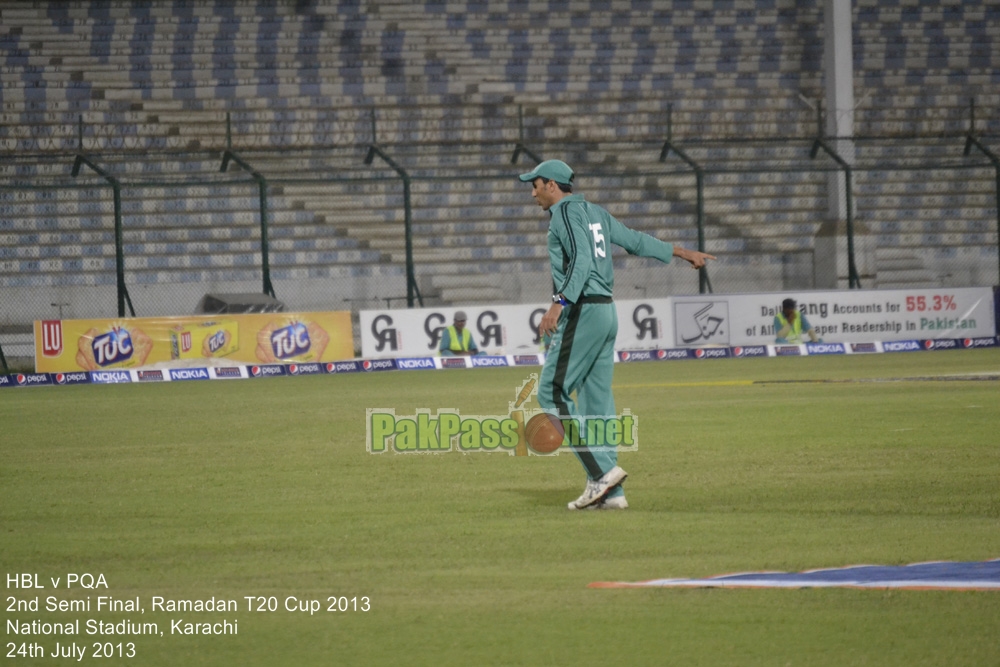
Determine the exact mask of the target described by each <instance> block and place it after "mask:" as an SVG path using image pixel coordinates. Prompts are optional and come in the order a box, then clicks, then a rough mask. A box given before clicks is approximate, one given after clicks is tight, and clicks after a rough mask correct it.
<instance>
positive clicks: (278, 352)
mask: <svg viewBox="0 0 1000 667" xmlns="http://www.w3.org/2000/svg"><path fill="white" fill-rule="evenodd" d="M219 333H222V332H219ZM223 342H225V341H223ZM311 346H312V341H310V340H309V330H308V329H306V325H305V324H303V323H302V322H293V323H291V324H289V325H288V326H287V327H282V328H281V329H276V330H275V331H274V333H272V334H271V351H272V352H273V353H274V357H275V358H276V359H288V358H289V357H297V356H298V355H300V354H305V353H306V352H308V351H309V348H310V347H311Z"/></svg>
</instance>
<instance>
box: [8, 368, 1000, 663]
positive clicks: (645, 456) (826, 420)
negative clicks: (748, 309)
mask: <svg viewBox="0 0 1000 667" xmlns="http://www.w3.org/2000/svg"><path fill="white" fill-rule="evenodd" d="M533 371H537V369H526V368H499V369H473V370H446V371H432V372H423V371H401V372H394V373H371V374H354V375H341V376H338V375H321V376H305V377H280V378H268V379H260V380H245V381H233V382H190V383H184V382H178V383H163V384H150V385H81V386H70V387H39V388H31V389H23V390H21V389H17V390H6V391H4V392H3V393H2V394H0V428H2V433H3V435H2V446H0V530H2V539H0V562H2V565H3V572H4V573H5V576H6V582H7V588H6V589H5V602H4V609H5V612H4V627H5V630H6V632H5V649H4V651H5V654H8V655H10V654H11V652H12V651H13V652H14V655H11V657H13V658H16V659H15V660H11V661H10V662H11V664H25V665H29V664H38V665H46V664H54V663H61V662H64V660H60V659H57V658H52V657H51V655H50V654H51V653H52V652H53V651H58V650H60V649H63V650H70V645H73V649H74V650H79V651H83V652H85V659H84V660H82V662H84V663H93V661H94V660H95V659H97V653H104V654H106V653H107V652H108V651H110V652H111V655H113V656H114V657H115V660H114V661H113V662H115V664H117V663H118V662H128V663H130V664H134V665H328V664H350V665H362V664H364V665H388V664H432V665H435V666H436V667H438V666H442V665H557V664H559V665H574V666H575V667H582V666H584V665H602V666H603V665H608V664H623V665H624V664H628V665H662V664H677V665H740V666H747V665H775V664H781V665H786V664H791V665H810V666H815V665H831V666H832V665H836V666H840V665H845V664H870V665H880V666H886V665H907V666H908V665H918V664H919V665H945V664H948V665H954V664H959V665H986V664H998V663H1000V642H998V641H997V627H998V624H1000V592H997V591H981V590H980V591H910V590H857V589H834V588H830V589H825V588H824V589H815V588H813V589H799V588H793V589H736V590H722V589H719V588H699V587H692V588H642V589H595V588H588V584H590V583H591V582H600V581H647V580H652V579H657V578H663V577H678V578H692V579H694V578H703V577H711V576H714V575H718V574H719V573H724V572H747V571H758V570H780V571H791V572H795V571H803V570H810V569H816V568H837V567H843V566H847V565H852V564H857V563H872V564H882V565H902V564H907V563H918V562H928V561H943V560H948V561H952V560H954V561H986V560H990V559H996V558H998V557H1000V493H998V485H997V481H998V480H1000V446H998V442H1000V435H998V434H1000V400H998V398H1000V382H998V381H997V378H998V377H1000V349H997V348H994V349H983V350H960V351H947V352H935V353H917V354H909V353H904V354H881V355H856V356H854V355H851V356H829V357H823V356H819V357H805V358H752V359H720V360H689V361H678V362H670V363H637V364H618V365H616V368H615V398H616V409H618V410H619V411H620V410H623V409H628V410H631V411H632V413H634V414H636V415H638V416H639V417H640V418H641V422H640V427H639V428H640V433H639V435H640V440H639V442H640V445H639V446H638V448H637V450H636V451H630V452H623V453H622V454H621V456H620V465H621V466H622V467H623V468H625V469H626V470H627V471H628V472H629V478H628V481H627V483H626V487H625V488H626V492H627V495H628V501H629V504H630V508H629V509H628V510H625V511H617V512H610V511H609V512H569V511H567V510H566V502H567V501H569V500H572V499H573V498H575V497H576V496H577V495H578V494H579V493H580V491H581V490H582V488H583V484H584V475H583V472H582V468H581V467H580V465H579V463H578V462H577V461H576V459H575V458H574V457H573V456H572V454H562V455H559V456H526V457H517V456H508V455H506V454H505V453H502V452H497V453H475V454H463V453H462V452H456V451H451V452H445V453H440V454H428V455H422V456H405V455H395V454H392V453H386V454H383V455H372V454H370V453H369V452H368V451H366V447H365V427H366V424H365V414H366V410H367V409H369V408H373V407H392V408H394V409H395V410H396V411H397V413H398V414H409V413H413V412H415V411H417V410H422V409H429V410H431V411H437V410H439V409H453V410H459V411H461V413H462V414H479V415H490V414H496V413H501V414H503V413H505V412H506V410H507V406H508V402H509V401H510V400H511V394H512V391H513V390H515V389H516V388H517V387H518V386H520V385H521V384H522V383H523V382H524V380H525V376H526V375H527V374H528V373H530V372H533ZM945 378H946V380H947V381H942V379H945ZM71 575H72V576H71ZM84 575H89V576H90V578H89V579H88V578H86V577H85V576H84ZM101 583H103V586H102V585H101ZM230 603H233V604H232V605H230ZM227 623H228V624H229V625H228V626H227V625H226V624H227ZM74 624H75V626H76V628H77V632H76V633H75V634H73V633H60V632H58V631H57V626H58V629H61V630H64V631H65V630H67V629H68V628H67V627H66V626H67V625H74ZM46 630H48V632H46ZM227 630H229V631H227ZM232 630H235V631H232ZM57 645H58V648H57ZM130 645H131V648H129V646H130ZM36 646H37V647H39V648H37V649H36V648H35V647H36ZM18 651H21V653H17V652H18ZM129 651H131V652H132V655H131V657H129V655H128V652H129ZM39 652H40V653H41V655H39V654H38V653H39ZM119 656H121V660H119V659H118V658H119Z"/></svg>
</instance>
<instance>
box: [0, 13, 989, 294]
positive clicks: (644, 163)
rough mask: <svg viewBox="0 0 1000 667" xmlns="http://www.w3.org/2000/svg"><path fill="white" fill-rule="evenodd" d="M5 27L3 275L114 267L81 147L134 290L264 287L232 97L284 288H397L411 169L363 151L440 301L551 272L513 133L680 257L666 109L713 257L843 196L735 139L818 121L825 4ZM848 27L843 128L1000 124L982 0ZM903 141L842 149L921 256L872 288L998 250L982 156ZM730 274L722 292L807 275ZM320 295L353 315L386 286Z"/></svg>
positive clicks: (762, 253) (906, 258)
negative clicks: (849, 88) (408, 220)
mask: <svg viewBox="0 0 1000 667" xmlns="http://www.w3.org/2000/svg"><path fill="white" fill-rule="evenodd" d="M0 17H2V19H3V21H2V27H0V76H2V82H3V85H2V86H0V154H4V155H18V156H22V155H25V154H33V155H37V156H38V158H37V159H36V160H34V161H33V162H32V161H31V160H27V159H25V160H21V159H19V160H18V161H17V162H16V164H13V163H11V164H8V163H7V162H3V163H2V164H0V207H3V211H4V216H3V219H2V221H0V225H2V226H0V234H2V235H3V240H4V241H5V243H4V244H3V248H4V250H3V251H2V253H0V286H2V287H8V286H14V285H23V284H29V283H30V284H32V285H60V284H64V283H72V284H79V283H81V282H83V283H86V284H106V283H108V282H109V280H110V282H113V281H114V274H113V260H114V239H113V230H112V227H111V222H110V221H109V212H110V206H111V201H110V188H109V187H108V184H107V183H106V182H105V181H103V180H102V179H100V178H98V177H97V176H96V175H94V174H92V173H88V174H81V175H80V176H78V177H77V178H75V179H74V178H72V177H71V176H70V175H69V173H68V171H69V168H70V166H71V164H72V157H73V155H74V154H76V153H77V152H79V151H83V152H86V153H88V154H92V155H94V156H97V157H96V158H95V159H97V161H98V162H99V164H101V165H102V166H103V167H104V168H106V169H108V170H109V171H110V172H111V173H113V174H115V175H116V176H118V177H120V178H121V180H122V182H123V183H125V184H126V185H125V187H124V189H123V201H122V208H123V211H122V212H123V216H124V237H123V241H124V244H125V250H126V256H127V258H128V259H127V262H126V268H127V271H128V276H127V279H128V280H129V281H132V282H135V283H139V284H152V285H155V284H159V283H166V284H170V283H173V282H177V283H186V284H193V283H197V282H199V281H205V282H208V283H213V282H218V281H229V282H239V283H241V284H247V285H251V284H256V282H255V281H259V276H260V264H261V256H260V251H259V242H260V233H261V232H260V212H259V201H258V191H257V183H256V181H254V180H253V179H252V178H251V176H250V175H249V174H246V173H243V172H242V170H240V169H239V167H235V166H234V167H231V168H230V173H229V174H225V175H221V174H219V173H218V164H219V159H220V158H221V155H220V154H221V151H223V150H224V149H225V148H226V147H227V145H228V144H227V138H226V123H227V114H228V116H229V120H230V123H231V132H232V134H231V141H232V147H233V148H234V149H236V150H237V151H239V152H240V154H241V155H242V156H243V157H245V158H246V159H247V160H248V162H249V163H250V164H251V165H252V166H253V168H254V169H255V170H257V171H258V172H259V173H261V174H263V175H264V176H266V177H267V179H268V181H269V183H270V186H269V190H268V196H269V199H268V204H269V222H270V229H269V239H270V243H271V245H270V256H269V259H270V265H271V270H272V277H273V278H274V279H275V280H276V281H289V282H292V281H300V280H317V281H321V280H329V279H331V278H334V277H336V278H340V277H348V278H350V277H352V276H357V275H362V274H368V275H373V276H374V278H373V280H377V276H378V274H380V273H381V274H384V276H386V280H388V281H391V284H392V285H397V284H398V277H399V275H401V273H402V271H403V265H404V260H405V239H404V235H403V231H402V228H403V224H402V223H403V215H404V214H403V206H402V203H403V197H402V181H401V179H400V178H399V176H398V175H397V174H396V173H395V172H394V171H393V170H392V169H391V168H390V166H389V165H387V164H386V163H384V162H383V161H381V160H380V159H379V158H376V159H375V161H374V162H373V163H372V164H371V165H366V164H365V163H364V157H365V155H366V149H367V146H368V144H370V143H372V142H373V141H377V143H378V144H379V145H380V146H382V147H383V148H384V150H385V151H386V153H387V154H388V155H389V156H390V157H391V158H392V159H393V160H394V161H395V162H396V164H398V165H399V166H401V167H402V168H404V169H405V170H406V171H407V173H408V174H409V175H410V176H411V178H412V186H411V187H412V204H413V209H412V221H413V238H412V243H413V248H414V260H415V264H416V271H417V274H418V279H419V281H420V285H421V291H422V292H423V293H424V295H425V296H427V298H428V299H439V300H442V301H454V300H456V299H457V298H460V297H464V296H469V294H468V293H469V292H470V290H469V288H468V285H469V284H473V283H476V281H479V282H478V283H476V288H475V295H477V296H478V297H479V298H482V299H486V300H488V299H495V298H518V296H523V294H524V293H523V291H518V289H514V288H511V287H510V286H509V285H508V286H507V287H504V288H503V289H499V290H497V289H493V290H492V291H491V289H488V288H491V287H492V288H495V285H491V280H490V279H489V278H488V277H486V278H483V279H481V280H480V279H478V278H472V277H470V276H473V275H474V274H484V275H486V276H489V275H490V274H495V273H497V272H499V273H510V274H524V275H526V276H529V278H526V279H525V280H526V281H528V280H531V281H535V280H537V276H539V275H541V276H544V273H545V271H546V256H545V250H544V247H543V245H544V243H543V241H544V234H545V217H544V214H542V213H541V212H540V211H539V210H538V209H537V207H536V206H535V205H534V203H533V202H532V201H531V199H530V196H529V195H528V192H527V191H526V189H525V187H524V186H522V185H520V184H518V183H517V182H516V181H514V180H513V178H512V176H513V174H516V173H517V172H518V171H520V170H521V169H522V168H526V167H527V166H530V161H529V160H528V159H527V158H524V157H522V159H521V163H520V165H516V166H515V165H511V164H510V157H511V154H512V151H513V148H514V146H515V145H516V144H517V143H518V142H519V141H521V140H522V139H523V141H524V142H525V144H527V145H528V146H529V147H530V148H531V150H532V151H534V152H535V153H538V154H541V155H542V156H543V157H561V158H563V159H566V160H567V161H569V162H571V163H572V164H574V165H576V166H577V167H578V171H579V172H580V188H581V191H582V192H584V193H585V194H586V195H587V196H588V197H589V198H591V199H593V200H596V201H599V202H601V203H602V204H605V205H606V206H607V207H608V208H609V209H610V210H611V211H612V212H613V213H614V214H615V215H618V216H619V217H621V218H622V219H623V220H625V221H627V222H628V223H629V224H631V225H633V226H635V227H637V228H640V229H643V230H645V231H649V232H650V233H653V234H655V235H657V236H658V237H660V238H663V239H666V240H670V241H674V242H680V243H685V244H688V245H693V244H694V243H695V239H696V230H695V227H694V222H695V213H696V209H695V201H696V190H695V187H694V176H693V171H692V170H691V168H690V167H688V166H687V165H685V164H684V163H683V162H682V161H680V160H679V159H678V158H677V156H676V155H671V156H670V157H669V158H668V159H667V161H666V162H664V163H661V162H660V161H659V155H660V148H661V146H662V142H663V139H664V138H665V136H666V135H667V131H668V127H667V123H668V114H669V122H670V126H669V127H670V132H671V133H672V136H673V137H674V139H675V140H676V141H677V142H678V143H679V144H680V145H682V146H684V147H685V150H686V151H687V152H688V153H689V154H690V155H691V156H692V158H693V159H695V161H696V162H697V163H698V164H700V165H702V166H703V167H704V168H705V169H706V176H705V202H706V203H705V225H706V227H705V238H706V244H707V249H708V250H709V251H710V252H715V253H716V254H719V255H720V257H721V258H722V259H721V261H720V266H722V267H724V266H726V265H730V266H733V267H740V266H745V265H747V264H748V263H752V262H751V260H750V259H749V257H750V256H752V257H753V260H752V261H753V262H756V263H759V264H762V265H779V264H781V263H787V262H788V257H790V256H794V257H798V256H803V257H804V256H806V255H809V254H810V253H813V252H814V247H815V237H816V234H817V233H818V231H819V229H820V227H821V225H822V222H823V220H824V219H825V217H826V215H827V213H826V212H827V209H828V207H829V205H830V202H829V195H828V191H829V188H830V185H829V183H830V181H829V178H830V177H829V175H828V174H827V173H824V172H821V171H815V170H814V169H815V168H816V167H817V165H823V168H829V167H831V165H832V163H830V162H829V161H826V162H824V161H823V160H822V159H820V160H810V159H809V158H808V157H806V155H807V153H808V145H807V143H806V144H803V143H801V142H786V143H785V144H778V143H773V144H763V143H760V142H757V143H745V142H744V140H746V139H747V138H755V139H760V138H764V137H770V138H773V137H778V136H785V137H788V136H795V137H809V136H812V135H814V134H815V132H816V116H815V111H814V108H813V105H814V104H815V100H816V99H817V98H819V97H821V90H822V80H823V79H822V37H823V35H822V22H823V8H822V3H821V2H819V0H806V1H805V2H797V3H778V2H775V1H773V0H769V1H765V2H757V3H753V4H752V5H751V4H750V3H741V2H734V1H732V0H673V1H672V2H669V3H667V2H662V3H661V2H653V1H652V0H610V1H604V2H596V1H595V0H548V1H547V2H542V3H529V2H527V1H526V0H506V1H500V2H485V1H484V0H423V1H420V2H411V1H409V0H380V1H378V2H374V1H371V2H362V1H360V0H359V1H348V0H343V1H340V2H333V0H312V1H308V2H307V1H303V2H298V3H294V4H288V3H270V2H264V1H263V0H251V1H243V2H232V1H229V0H225V1H224V0H173V1H172V2H163V3H144V2H135V1H132V0H105V1H103V2H92V3H63V2H33V3H23V2H15V1H12V0H5V1H0ZM853 21H854V26H853V31H854V61H855V81H856V85H855V95H856V99H857V101H858V106H857V109H856V113H855V130H856V133H857V135H858V136H867V135H895V136H906V135H916V134H921V135H946V134H958V133H963V132H965V131H966V130H967V129H968V127H969V104H970V100H972V99H973V98H974V99H975V104H976V108H977V122H976V127H975V129H976V130H977V132H979V133H982V134H987V135H989V134H994V135H995V134H1000V113H998V109H1000V93H996V92H995V91H996V90H997V83H1000V74H998V72H1000V67H998V60H1000V55H997V54H1000V49H998V48H997V46H998V44H997V40H998V39H1000V9H998V8H997V7H996V6H995V5H994V4H993V3H986V2H967V3H957V4H952V5H940V4H937V3H934V4H928V3H926V2H921V1H920V0H857V1H856V2H855V3H854V4H853ZM519 109H520V110H522V111H523V115H519ZM373 126H374V127H373ZM522 131H523V133H522ZM707 140H711V142H710V143H706V141H707ZM960 143H961V142H960V140H958V144H960ZM897 145H899V144H897ZM959 149H960V147H959V148H958V149H956V150H959ZM880 150H882V151H883V152H879V151H880ZM920 150H921V149H920V144H919V142H916V143H914V144H913V146H912V147H911V152H912V151H916V154H909V155H907V154H893V153H892V152H891V151H889V150H888V149H885V150H883V149H875V148H868V149H864V150H862V149H861V148H859V149H858V160H859V163H858V171H857V172H856V180H855V188H856V191H855V195H856V197H855V202H856V207H857V220H858V223H859V229H861V230H862V233H867V234H871V235H872V236H874V238H875V239H876V244H877V246H878V247H879V248H880V249H881V250H880V252H883V254H884V255H885V256H886V258H887V263H886V264H882V263H881V262H880V264H881V265H884V266H887V265H889V264H888V259H889V258H890V257H899V258H902V259H901V260H900V266H914V265H916V266H918V267H922V268H915V269H914V268H901V269H899V271H898V272H896V273H895V274H894V275H892V276H889V275H888V274H887V277H886V278H885V280H878V279H876V283H879V284H890V283H891V284H897V283H900V282H905V281H903V278H904V277H905V278H906V279H907V280H910V283H911V284H940V283H942V282H948V281H949V280H965V279H968V276H964V277H962V278H957V277H953V278H949V277H948V275H947V270H946V269H942V266H943V264H941V263H940V262H936V261H935V260H934V258H935V257H938V258H941V257H943V258H948V257H955V256H965V257H970V256H975V257H976V259H975V262H976V263H985V264H987V265H989V262H990V261H991V260H990V259H989V257H988V253H989V252H993V253H995V252H996V238H995V237H996V230H995V225H994V226H993V227H991V226H990V221H991V220H995V208H996V193H994V192H992V191H991V187H992V186H991V180H990V174H989V173H988V170H987V169H984V168H979V169H975V170H969V171H955V170H947V169H941V170H935V171H929V172H923V173H920V172H917V171H908V170H907V169H902V170H900V169H897V168H895V167H894V166H893V165H897V166H898V165H900V164H904V165H906V164H909V162H908V161H910V162H912V161H913V160H919V159H921V156H920V154H919V153H920ZM943 155H944V152H943V149H939V148H935V149H934V150H932V151H929V152H925V154H924V155H923V159H927V160H929V159H943V158H942V156H943ZM979 164H982V162H981V161H980V163H979ZM969 175H973V176H974V178H971V179H970V178H966V176H969ZM27 181H31V182H32V183H35V184H38V183H43V184H47V187H50V189H48V190H25V189H24V188H22V187H21V186H22V185H23V184H24V183H25V182H27ZM142 183H148V185H136V184H142ZM990 244H992V246H991V245H990ZM990 247H992V250H988V248H990ZM984 252H985V253H986V254H987V256H986V259H985V260H981V258H980V257H979V255H978V254H977V253H980V254H981V253H984ZM617 261H618V263H619V265H620V266H623V267H631V266H643V264H642V263H641V262H639V261H637V260H634V259H631V258H627V257H621V258H619V259H618V260H617ZM993 266H995V262H993ZM901 272H902V273H901ZM907 272H908V273H907ZM722 273H723V274H725V271H722ZM903 273H905V274H906V275H905V276H903ZM732 275H733V276H734V281H735V282H727V281H726V280H720V281H717V283H718V284H716V286H715V287H716V289H727V290H730V291H733V290H738V289H776V288H783V287H786V286H787V287H795V288H800V287H809V286H811V285H809V284H808V280H809V278H803V274H795V275H794V277H793V278H788V277H787V275H784V274H783V277H781V278H780V281H779V283H778V284H774V283H773V282H768V281H771V280H772V279H773V278H774V275H772V274H768V273H766V272H765V273H762V274H759V275H758V274H754V273H743V274H741V273H740V272H739V270H736V269H734V272H733V273H732ZM775 275H776V274H775ZM109 276H110V278H109ZM455 276H465V277H466V278H465V282H464V283H463V282H462V281H461V280H459V279H456V278H455ZM740 276H743V277H740ZM789 280H791V281H792V283H796V281H802V280H806V284H801V285H800V284H790V283H789ZM985 280H986V282H989V281H990V280H992V278H988V279H985ZM740 281H745V284H744V283H741V282H740ZM760 281H764V282H760ZM781 281H784V282H781ZM492 282H493V283H495V282H496V281H495V280H493V281H492ZM543 282H544V281H543ZM337 289H338V290H346V291H345V292H343V293H341V292H338V297H337V298H338V299H340V298H343V299H350V300H351V301H352V302H355V301H357V302H360V301H362V300H363V299H364V298H373V299H377V297H378V296H381V297H383V298H385V297H386V296H387V295H389V294H393V293H397V294H398V291H399V290H398V288H395V287H394V288H391V289H384V290H377V289H376V290H375V291H376V292H379V291H380V292H381V294H379V295H376V294H374V293H373V292H372V291H371V290H372V288H371V287H370V286H366V287H364V288H363V289H361V290H360V291H361V292H363V294H360V295H359V294H355V293H352V292H350V290H347V288H344V287H343V286H342V285H339V286H338V287H337ZM463 290H464V291H463Z"/></svg>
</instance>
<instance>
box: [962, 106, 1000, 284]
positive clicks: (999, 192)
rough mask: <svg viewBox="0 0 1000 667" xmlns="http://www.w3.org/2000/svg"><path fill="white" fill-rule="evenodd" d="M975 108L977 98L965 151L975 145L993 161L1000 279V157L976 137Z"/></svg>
mask: <svg viewBox="0 0 1000 667" xmlns="http://www.w3.org/2000/svg"><path fill="white" fill-rule="evenodd" d="M975 108H976V107H975V99H973V100H972V102H971V103H970V105H969V132H968V133H967V134H966V135H965V151H964V152H965V155H966V156H969V155H970V154H971V153H972V147H973V146H975V147H976V148H978V149H979V151H980V152H981V153H982V154H983V155H985V156H986V157H987V158H989V161H990V162H992V163H993V173H994V177H995V179H996V190H995V191H994V192H995V197H996V200H995V208H996V210H997V280H998V281H1000V157H998V156H997V155H996V153H994V152H993V151H991V150H990V149H989V148H987V147H986V146H984V145H983V144H982V142H980V141H979V139H977V138H976V135H975V131H976V115H975ZM998 284H1000V283H998Z"/></svg>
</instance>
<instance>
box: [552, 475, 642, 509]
mask: <svg viewBox="0 0 1000 667" xmlns="http://www.w3.org/2000/svg"><path fill="white" fill-rule="evenodd" d="M626 477H628V473H627V472H625V471H624V470H622V469H621V468H619V467H618V466H615V467H614V468H612V469H611V470H609V471H607V472H606V473H604V475H602V476H601V477H600V478H598V479H591V480H588V481H587V488H585V489H584V490H583V495H581V496H580V497H579V498H577V499H576V500H574V501H573V502H571V503H568V504H567V505H566V507H567V508H568V509H571V510H582V509H584V508H585V507H589V506H591V505H593V504H595V503H598V502H600V501H601V500H602V499H603V498H604V496H606V495H608V491H610V490H611V489H612V488H613V487H616V486H618V485H619V484H621V483H622V482H624V481H625V478H626Z"/></svg>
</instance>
